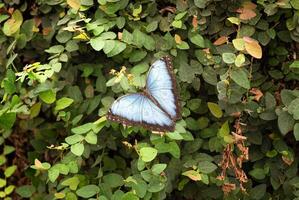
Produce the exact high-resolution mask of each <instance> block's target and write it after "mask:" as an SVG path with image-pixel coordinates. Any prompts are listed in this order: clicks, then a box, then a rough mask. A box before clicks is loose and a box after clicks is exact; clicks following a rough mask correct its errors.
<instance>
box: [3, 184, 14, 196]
mask: <svg viewBox="0 0 299 200" xmlns="http://www.w3.org/2000/svg"><path fill="white" fill-rule="evenodd" d="M15 187H16V186H14V185H9V186H7V187H6V188H5V189H4V192H5V194H6V195H7V196H8V195H10V194H11V193H12V192H13V190H14V189H15Z"/></svg>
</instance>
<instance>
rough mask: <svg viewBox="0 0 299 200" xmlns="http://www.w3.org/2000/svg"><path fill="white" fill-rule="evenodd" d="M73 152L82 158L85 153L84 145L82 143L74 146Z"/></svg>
mask: <svg viewBox="0 0 299 200" xmlns="http://www.w3.org/2000/svg"><path fill="white" fill-rule="evenodd" d="M71 152H72V153H73V154H75V155H76V156H81V155H82V154H83V152H84V144H82V143H81V142H79V143H76V144H73V145H72V146H71Z"/></svg>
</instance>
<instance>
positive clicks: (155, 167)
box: [151, 164, 167, 175]
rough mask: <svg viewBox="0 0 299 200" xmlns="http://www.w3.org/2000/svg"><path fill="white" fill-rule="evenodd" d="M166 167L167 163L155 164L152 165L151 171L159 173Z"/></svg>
mask: <svg viewBox="0 0 299 200" xmlns="http://www.w3.org/2000/svg"><path fill="white" fill-rule="evenodd" d="M166 167H167V164H155V165H153V166H152V169H151V170H152V172H153V174H155V175H159V174H161V173H162V172H163V171H164V170H165V169H166Z"/></svg>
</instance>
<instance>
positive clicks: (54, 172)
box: [48, 167, 59, 183]
mask: <svg viewBox="0 0 299 200" xmlns="http://www.w3.org/2000/svg"><path fill="white" fill-rule="evenodd" d="M58 176H59V170H58V169H57V168H56V167H52V168H50V169H49V170H48V177H49V180H50V181H51V182H52V183H54V182H55V181H56V179H57V178H58Z"/></svg>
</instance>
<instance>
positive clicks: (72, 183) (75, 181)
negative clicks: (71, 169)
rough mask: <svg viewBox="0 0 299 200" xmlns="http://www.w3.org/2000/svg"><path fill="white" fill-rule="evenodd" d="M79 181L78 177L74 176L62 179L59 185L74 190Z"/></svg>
mask: <svg viewBox="0 0 299 200" xmlns="http://www.w3.org/2000/svg"><path fill="white" fill-rule="evenodd" d="M79 183H80V180H79V178H78V177H77V176H74V177H72V178H68V179H65V180H64V181H62V182H61V185H63V186H68V187H69V188H70V189H71V190H76V189H77V187H78V185H79Z"/></svg>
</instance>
